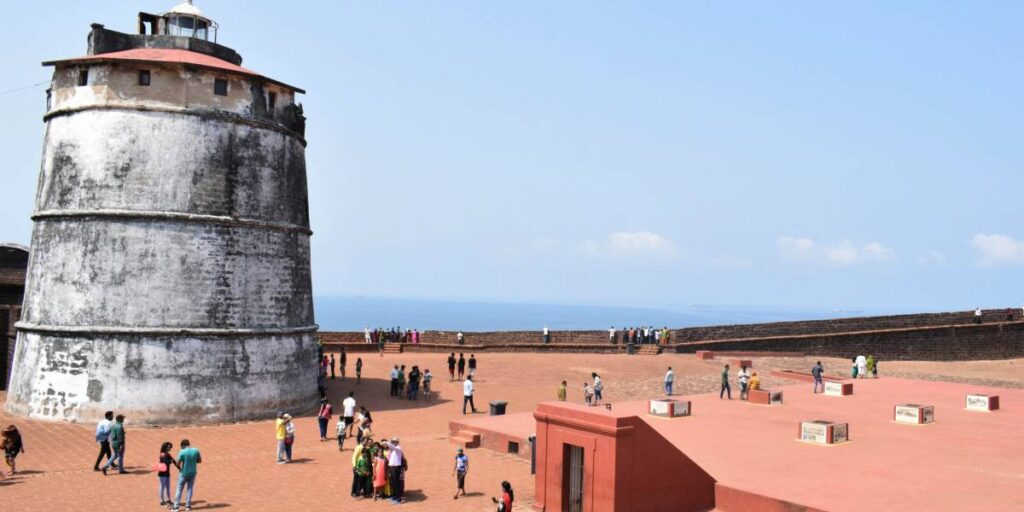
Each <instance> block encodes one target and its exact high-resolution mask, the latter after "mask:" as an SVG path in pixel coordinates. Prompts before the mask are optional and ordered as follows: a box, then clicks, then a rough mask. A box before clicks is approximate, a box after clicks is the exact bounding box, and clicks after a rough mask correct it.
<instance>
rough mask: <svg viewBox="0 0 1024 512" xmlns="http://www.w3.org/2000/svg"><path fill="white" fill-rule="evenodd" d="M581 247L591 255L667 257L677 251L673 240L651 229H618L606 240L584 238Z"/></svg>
mask: <svg viewBox="0 0 1024 512" xmlns="http://www.w3.org/2000/svg"><path fill="white" fill-rule="evenodd" d="M580 249H581V250H582V251H583V254H585V255H587V256H590V257H600V256H608V257H650V256H662V257H665V256H673V255H675V254H676V252H677V251H676V247H675V244H673V243H672V241H671V240H669V239H668V238H665V237H664V236H662V235H659V234H657V233H651V232H650V231H618V232H615V233H612V234H610V235H608V237H607V240H605V241H604V242H595V241H594V240H584V241H583V243H582V244H581V245H580Z"/></svg>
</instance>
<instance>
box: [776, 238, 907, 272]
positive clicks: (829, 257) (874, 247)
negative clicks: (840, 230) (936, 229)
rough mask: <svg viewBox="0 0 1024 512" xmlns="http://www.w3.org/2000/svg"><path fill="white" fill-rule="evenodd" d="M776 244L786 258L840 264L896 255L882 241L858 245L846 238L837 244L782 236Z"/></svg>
mask: <svg viewBox="0 0 1024 512" xmlns="http://www.w3.org/2000/svg"><path fill="white" fill-rule="evenodd" d="M776 246H777V247H778V249H779V252H780V254H781V255H782V257H783V259H786V260H790V261H803V262H818V263H827V264H830V265H839V266H847V265H854V264H858V263H868V262H878V261H889V260H892V259H894V258H895V257H896V256H895V253H893V251H892V249H890V248H888V247H886V246H884V245H882V244H881V243H878V242H868V243H867V244H864V245H858V244H855V243H853V242H852V241H850V240H847V239H845V238H844V239H842V240H840V241H839V242H838V243H835V244H831V245H822V244H819V243H817V242H815V241H814V240H812V239H810V238H806V237H792V236H780V237H779V238H778V240H777V241H776Z"/></svg>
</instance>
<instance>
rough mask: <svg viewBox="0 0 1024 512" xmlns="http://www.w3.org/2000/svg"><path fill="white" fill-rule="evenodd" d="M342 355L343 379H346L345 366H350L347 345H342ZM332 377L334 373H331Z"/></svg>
mask: <svg viewBox="0 0 1024 512" xmlns="http://www.w3.org/2000/svg"><path fill="white" fill-rule="evenodd" d="M332 357H333V354H332ZM340 357H341V380H345V367H346V366H348V353H347V352H345V347H341V356H340ZM332 366H333V365H332ZM331 378H334V375H333V374H331Z"/></svg>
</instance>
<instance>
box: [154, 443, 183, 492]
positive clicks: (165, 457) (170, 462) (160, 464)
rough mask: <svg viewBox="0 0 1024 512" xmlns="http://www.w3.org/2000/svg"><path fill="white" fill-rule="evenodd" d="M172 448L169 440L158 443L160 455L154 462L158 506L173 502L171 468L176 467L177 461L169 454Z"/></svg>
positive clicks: (179, 469)
mask: <svg viewBox="0 0 1024 512" xmlns="http://www.w3.org/2000/svg"><path fill="white" fill-rule="evenodd" d="M173 449H174V445H173V444H171V442H170V441H165V442H164V444H162V445H160V456H159V458H158V459H157V463H156V478H157V481H159V482H160V490H159V491H158V494H159V497H160V506H161V507H168V506H171V505H173V504H174V502H173V501H171V468H172V467H175V468H178V471H179V472H180V471H181V468H179V467H178V461H176V460H174V456H173V455H171V450H173Z"/></svg>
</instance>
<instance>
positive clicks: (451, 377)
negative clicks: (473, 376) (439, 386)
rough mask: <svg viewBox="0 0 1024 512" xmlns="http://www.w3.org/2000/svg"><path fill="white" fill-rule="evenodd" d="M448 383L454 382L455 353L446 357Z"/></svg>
mask: <svg viewBox="0 0 1024 512" xmlns="http://www.w3.org/2000/svg"><path fill="white" fill-rule="evenodd" d="M460 377H461V375H460ZM448 382H455V352H452V353H451V355H449V356H448Z"/></svg>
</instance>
